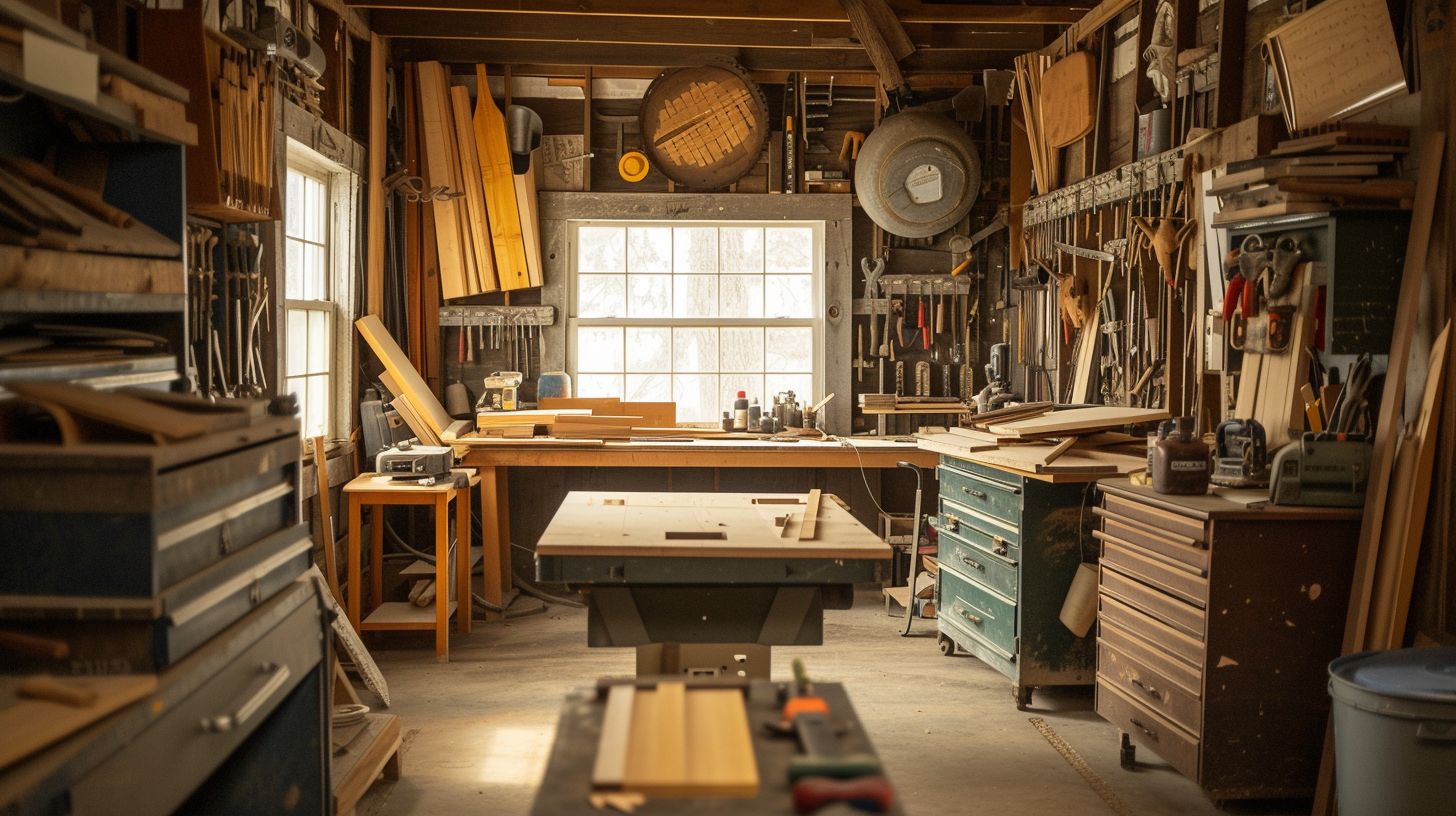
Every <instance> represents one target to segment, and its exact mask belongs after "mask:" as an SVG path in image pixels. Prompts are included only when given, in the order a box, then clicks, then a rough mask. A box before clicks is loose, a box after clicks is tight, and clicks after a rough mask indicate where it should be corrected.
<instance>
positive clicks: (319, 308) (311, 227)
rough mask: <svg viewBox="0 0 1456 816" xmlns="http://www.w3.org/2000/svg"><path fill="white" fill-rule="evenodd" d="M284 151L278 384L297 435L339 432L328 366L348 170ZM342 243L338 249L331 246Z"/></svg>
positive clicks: (332, 362) (333, 345) (336, 381)
mask: <svg viewBox="0 0 1456 816" xmlns="http://www.w3.org/2000/svg"><path fill="white" fill-rule="evenodd" d="M302 153H303V151H301V150H298V149H294V150H291V151H290V157H289V167H288V183H287V189H286V195H287V199H286V201H285V204H284V214H285V215H284V224H283V227H284V229H283V232H284V275H283V278H284V293H283V294H284V302H285V311H286V327H285V328H286V331H287V334H286V335H285V337H284V343H285V347H286V358H285V360H284V364H285V365H284V368H285V371H284V376H285V381H284V387H283V389H282V390H283V391H285V392H288V393H292V394H293V395H295V396H296V397H297V398H298V404H299V409H300V410H299V416H300V418H301V421H302V425H303V434H304V436H306V437H308V436H318V435H326V436H327V435H335V434H337V433H339V432H341V430H342V429H341V427H340V423H341V420H342V417H343V416H346V414H345V412H342V411H340V410H339V409H338V407H337V406H338V402H339V400H338V398H337V397H338V394H339V393H340V392H341V391H342V390H344V389H343V387H342V385H343V383H342V379H341V377H340V374H341V372H340V371H339V370H338V368H337V367H336V360H337V359H338V355H337V353H336V349H337V344H338V333H339V326H340V321H343V323H344V325H347V313H346V312H341V311H340V308H341V306H343V307H345V308H346V309H347V304H346V301H347V297H346V295H347V289H348V287H347V285H346V284H345V283H343V281H344V279H345V278H346V276H345V275H342V274H341V270H344V269H346V268H347V263H346V258H344V257H341V253H342V254H347V247H348V239H347V235H348V224H349V223H350V218H351V217H352V213H351V212H350V210H351V205H352V190H351V185H350V184H348V183H347V182H346V181H345V180H347V179H350V178H351V177H350V176H349V175H348V174H347V173H343V172H341V171H339V170H337V168H331V167H329V166H326V165H324V164H322V163H320V162H321V160H319V161H313V160H309V158H307V157H305V156H304V155H299V154H302ZM340 247H343V248H344V249H343V250H340V249H339V248H340Z"/></svg>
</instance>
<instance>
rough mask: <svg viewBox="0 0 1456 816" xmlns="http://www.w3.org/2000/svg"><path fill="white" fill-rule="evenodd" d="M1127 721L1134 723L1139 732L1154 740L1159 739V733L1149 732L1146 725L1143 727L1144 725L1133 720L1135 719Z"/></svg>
mask: <svg viewBox="0 0 1456 816" xmlns="http://www.w3.org/2000/svg"><path fill="white" fill-rule="evenodd" d="M1127 721H1128V722H1130V723H1132V724H1133V725H1135V726H1137V730H1139V731H1141V732H1143V733H1144V734H1147V735H1148V736H1150V737H1152V738H1153V739H1157V738H1158V732H1157V731H1151V730H1149V729H1148V727H1147V726H1146V725H1143V724H1142V723H1140V722H1138V721H1137V720H1136V719H1133V718H1131V717H1129V718H1128V720H1127Z"/></svg>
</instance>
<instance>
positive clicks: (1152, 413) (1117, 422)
mask: <svg viewBox="0 0 1456 816" xmlns="http://www.w3.org/2000/svg"><path fill="white" fill-rule="evenodd" d="M1167 418H1168V412H1167V411H1165V410H1163V409H1161V408H1123V407H1121V406H1115V405H1099V406H1094V407H1091V408H1072V409H1070V410H1067V411H1053V412H1051V413H1048V414H1043V415H1041V416H1037V417H1031V418H1028V419H1018V420H1013V421H1010V422H1003V423H1001V424H997V425H991V426H990V427H989V428H988V430H990V431H991V432H992V433H996V434H1002V435H1005V436H1017V437H1027V436H1048V435H1051V434H1059V433H1062V434H1068V433H1070V434H1080V433H1092V432H1094V431H1104V430H1108V429H1110V428H1119V427H1122V426H1123V425H1135V424H1138V423H1143V422H1156V421H1158V420H1163V419H1167Z"/></svg>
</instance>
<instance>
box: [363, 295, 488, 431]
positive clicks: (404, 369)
mask: <svg viewBox="0 0 1456 816" xmlns="http://www.w3.org/2000/svg"><path fill="white" fill-rule="evenodd" d="M354 325H355V326H356V327H357V328H358V329H359V334H360V335H361V336H363V338H364V342H366V343H368V344H369V348H371V349H373V351H374V354H375V356H377V357H378V358H379V361H380V362H381V363H383V364H384V369H385V371H387V372H389V374H390V376H391V377H393V378H394V381H395V383H396V384H397V385H398V386H399V388H400V390H399V391H397V392H396V396H404V397H405V398H406V399H408V400H409V402H410V405H411V407H413V408H414V409H415V410H416V411H418V412H419V414H420V419H421V420H423V421H424V424H425V425H427V426H428V427H429V428H430V430H431V431H433V432H434V433H435V435H436V436H438V437H439V438H441V439H453V438H454V437H455V435H456V434H457V433H459V432H461V431H462V429H465V428H469V427H470V424H471V423H470V422H469V421H468V420H455V419H451V417H450V414H448V413H446V411H445V406H443V405H441V404H440V400H439V399H437V398H436V397H435V394H434V392H433V391H431V390H430V386H428V385H426V384H425V381H424V379H423V378H422V377H420V373H419V372H418V371H415V369H414V366H412V365H410V362H409V358H408V357H407V356H405V353H404V351H403V350H401V349H400V347H399V344H398V343H396V342H394V338H393V337H391V336H390V335H389V331H388V330H387V329H385V328H384V324H383V323H381V322H380V320H379V318H378V317H376V316H375V315H365V316H363V317H361V318H359V319H358V320H356V321H354Z"/></svg>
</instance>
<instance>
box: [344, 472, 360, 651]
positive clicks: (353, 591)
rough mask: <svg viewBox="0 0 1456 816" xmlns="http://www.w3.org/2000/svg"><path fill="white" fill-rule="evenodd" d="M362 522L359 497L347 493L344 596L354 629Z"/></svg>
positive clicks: (358, 594)
mask: <svg viewBox="0 0 1456 816" xmlns="http://www.w3.org/2000/svg"><path fill="white" fill-rule="evenodd" d="M363 524H364V514H363V508H362V507H360V506H359V497H358V496H357V495H355V494H353V493H350V494H349V545H348V550H349V554H348V555H347V556H346V557H347V559H348V562H349V563H348V566H347V569H348V571H349V574H348V578H347V580H348V582H349V594H348V595H347V596H346V597H347V599H348V603H349V623H351V624H353V625H354V631H355V632H357V631H359V612H360V603H359V596H361V595H363V594H364V587H363V583H364V579H363V573H362V572H361V570H360V568H359V560H360V552H359V551H360V548H361V547H362V546H363V542H362V541H361V540H360V539H361V538H362V536H361V535H360V531H359V528H360V527H362V526H363Z"/></svg>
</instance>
